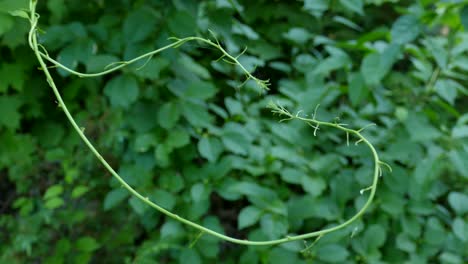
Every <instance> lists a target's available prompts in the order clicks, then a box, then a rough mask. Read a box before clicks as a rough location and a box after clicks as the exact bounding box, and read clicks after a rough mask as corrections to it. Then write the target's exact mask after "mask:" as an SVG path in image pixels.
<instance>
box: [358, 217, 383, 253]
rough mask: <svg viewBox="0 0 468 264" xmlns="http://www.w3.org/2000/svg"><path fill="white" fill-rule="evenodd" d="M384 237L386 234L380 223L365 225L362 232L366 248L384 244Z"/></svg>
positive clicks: (378, 246)
mask: <svg viewBox="0 0 468 264" xmlns="http://www.w3.org/2000/svg"><path fill="white" fill-rule="evenodd" d="M386 237H387V236H386V231H385V228H384V227H382V226H381V225H377V224H375V225H371V226H368V227H366V231H365V233H364V241H365V243H366V245H367V248H368V249H373V248H380V247H381V246H383V245H384V243H385V240H386ZM368 252H369V251H368Z"/></svg>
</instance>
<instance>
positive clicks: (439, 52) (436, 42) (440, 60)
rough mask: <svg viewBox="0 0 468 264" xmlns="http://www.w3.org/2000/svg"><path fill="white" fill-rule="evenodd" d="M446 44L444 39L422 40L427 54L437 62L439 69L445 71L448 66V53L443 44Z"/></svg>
mask: <svg viewBox="0 0 468 264" xmlns="http://www.w3.org/2000/svg"><path fill="white" fill-rule="evenodd" d="M446 42H447V39H446V38H427V39H425V40H424V45H425V46H426V48H427V50H428V51H429V53H430V54H431V55H432V56H433V57H434V59H435V61H436V62H437V66H439V67H440V68H441V69H446V68H447V64H448V56H449V54H448V51H447V49H445V48H444V44H445V43H446Z"/></svg>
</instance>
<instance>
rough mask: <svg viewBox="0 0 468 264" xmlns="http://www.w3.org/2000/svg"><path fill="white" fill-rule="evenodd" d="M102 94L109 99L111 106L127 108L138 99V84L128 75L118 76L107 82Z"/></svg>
mask: <svg viewBox="0 0 468 264" xmlns="http://www.w3.org/2000/svg"><path fill="white" fill-rule="evenodd" d="M104 94H105V95H106V96H107V97H109V99H110V102H111V105H112V106H114V107H122V108H129V107H130V105H131V104H133V103H134V102H136V100H137V98H138V94H139V88H138V83H137V81H136V80H135V78H134V77H132V76H130V75H119V76H117V77H114V78H113V79H111V80H110V81H108V82H107V84H106V86H105V87H104Z"/></svg>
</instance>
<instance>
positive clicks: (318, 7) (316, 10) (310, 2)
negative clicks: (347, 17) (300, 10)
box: [304, 0, 330, 17]
mask: <svg viewBox="0 0 468 264" xmlns="http://www.w3.org/2000/svg"><path fill="white" fill-rule="evenodd" d="M329 5H330V1H329V0H304V10H306V11H307V12H309V13H310V14H311V15H313V16H315V17H321V16H322V14H323V13H324V12H325V11H327V10H328V6H329Z"/></svg>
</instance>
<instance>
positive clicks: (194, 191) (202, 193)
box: [190, 183, 208, 202]
mask: <svg viewBox="0 0 468 264" xmlns="http://www.w3.org/2000/svg"><path fill="white" fill-rule="evenodd" d="M206 193H207V192H206V188H205V185H204V184H203V183H196V184H195V185H193V186H192V188H191V189H190V195H191V197H192V200H193V201H194V202H200V201H203V200H206V199H207V198H208V197H207V195H206Z"/></svg>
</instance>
